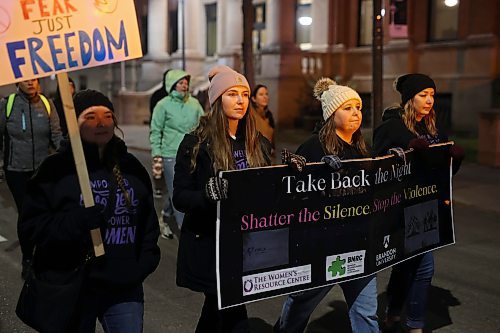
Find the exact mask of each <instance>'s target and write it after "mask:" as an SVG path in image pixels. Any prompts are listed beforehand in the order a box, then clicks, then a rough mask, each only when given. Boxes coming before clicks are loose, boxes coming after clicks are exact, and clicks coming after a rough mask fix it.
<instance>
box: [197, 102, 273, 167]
mask: <svg viewBox="0 0 500 333" xmlns="http://www.w3.org/2000/svg"><path fill="white" fill-rule="evenodd" d="M249 111H250V110H248V109H247V113H246V114H245V117H244V118H243V119H242V120H240V122H239V123H238V130H240V126H241V125H243V126H244V128H243V129H242V130H244V136H245V152H246V157H247V161H248V164H249V165H250V167H261V166H266V165H268V164H269V161H270V156H268V152H266V151H264V149H262V146H261V144H260V140H259V132H258V131H257V129H256V128H255V120H254V119H253V117H250V116H249V114H248V112H249ZM193 134H194V135H195V136H197V137H198V143H197V144H196V145H195V147H194V149H193V154H192V156H191V171H194V169H195V168H196V157H197V156H198V152H199V149H200V144H201V143H202V142H207V143H208V144H209V145H210V146H211V149H209V154H210V157H211V158H212V162H213V168H214V170H215V171H219V170H233V169H234V168H235V165H234V158H233V151H232V147H231V141H230V137H229V121H228V119H227V117H226V115H225V114H224V110H223V108H222V96H220V97H219V98H218V99H217V100H216V101H215V103H214V104H213V105H212V106H211V107H210V110H209V111H208V112H207V113H206V114H205V115H203V116H202V117H201V118H200V122H199V124H198V127H196V129H195V130H194V132H193Z"/></svg>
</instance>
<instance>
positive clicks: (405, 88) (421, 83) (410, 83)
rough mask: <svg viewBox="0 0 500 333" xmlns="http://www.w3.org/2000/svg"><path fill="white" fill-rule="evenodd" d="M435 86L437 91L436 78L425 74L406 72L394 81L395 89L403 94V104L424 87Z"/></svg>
mask: <svg viewBox="0 0 500 333" xmlns="http://www.w3.org/2000/svg"><path fill="white" fill-rule="evenodd" d="M427 88H433V89H434V92H435V91H436V84H435V83H434V80H432V79H431V78H430V77H428V76H427V75H425V74H420V73H415V74H406V75H402V76H400V77H398V78H397V79H396V81H394V89H396V90H397V91H398V92H399V93H400V94H401V105H403V106H404V105H405V104H406V102H408V101H409V100H410V99H411V98H413V96H415V95H416V94H418V93H419V92H421V91H422V90H424V89H427Z"/></svg>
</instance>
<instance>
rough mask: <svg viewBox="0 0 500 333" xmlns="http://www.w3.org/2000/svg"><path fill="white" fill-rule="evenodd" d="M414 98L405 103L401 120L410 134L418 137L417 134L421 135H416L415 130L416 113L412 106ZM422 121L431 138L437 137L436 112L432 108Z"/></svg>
mask: <svg viewBox="0 0 500 333" xmlns="http://www.w3.org/2000/svg"><path fill="white" fill-rule="evenodd" d="M414 98H415V97H412V98H411V99H409V100H408V102H406V104H405V105H404V112H403V114H402V115H401V118H402V119H403V123H404V124H405V126H406V128H408V130H409V131H410V132H412V133H413V134H415V135H417V136H418V135H419V134H423V133H417V130H416V128H415V127H416V125H417V111H416V110H415V107H414V106H413V99H414ZM423 120H424V124H425V128H426V129H427V132H429V134H430V135H432V136H436V135H437V128H436V111H434V107H433V108H432V109H431V111H430V112H429V114H428V115H426V116H425V117H424V119H423Z"/></svg>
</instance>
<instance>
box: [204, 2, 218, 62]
mask: <svg viewBox="0 0 500 333" xmlns="http://www.w3.org/2000/svg"><path fill="white" fill-rule="evenodd" d="M205 13H206V16H207V49H206V53H207V56H209V57H212V56H214V55H215V52H216V50H217V4H216V3H213V4H209V5H205Z"/></svg>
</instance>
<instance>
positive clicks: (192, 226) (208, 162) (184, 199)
mask: <svg viewBox="0 0 500 333" xmlns="http://www.w3.org/2000/svg"><path fill="white" fill-rule="evenodd" d="M259 139H260V142H261V146H262V147H263V149H264V150H265V151H267V152H268V153H267V155H268V156H270V152H271V144H270V143H269V141H268V140H267V139H265V138H264V137H263V136H261V135H259ZM197 142H198V138H197V137H196V136H194V135H192V134H186V135H185V136H184V139H183V140H182V142H181V144H180V146H179V150H178V151H177V159H176V163H175V176H174V193H173V204H174V206H175V208H176V209H178V210H179V211H181V212H183V213H185V216H184V221H183V223H182V229H181V237H180V240H179V251H178V253H177V285H178V286H180V287H186V288H189V289H191V290H193V291H198V292H205V293H210V294H216V292H217V285H216V273H215V255H216V249H215V236H216V235H215V234H216V220H217V204H215V203H213V202H211V201H209V200H208V199H207V198H206V197H205V184H206V183H207V181H208V179H209V178H210V177H213V176H215V171H214V170H213V163H212V158H211V157H210V153H209V150H210V149H212V148H211V147H210V145H209V144H208V143H207V142H202V143H201V144H200V148H199V151H198V155H197V158H196V168H195V170H194V172H191V156H192V151H193V148H194V146H195V145H196V143H197ZM235 144H239V145H240V146H242V145H243V146H242V147H244V137H242V136H241V137H237V139H236V143H235ZM268 163H269V164H270V161H268ZM229 186H231V184H229Z"/></svg>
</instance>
